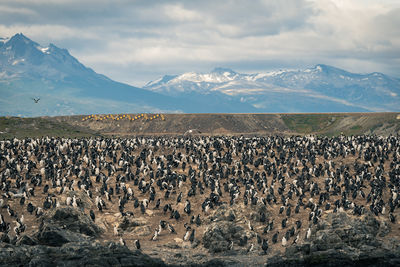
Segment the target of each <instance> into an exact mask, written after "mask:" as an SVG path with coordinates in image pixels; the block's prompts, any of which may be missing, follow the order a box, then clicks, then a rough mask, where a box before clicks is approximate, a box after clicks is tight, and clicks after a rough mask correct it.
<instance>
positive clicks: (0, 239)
mask: <svg viewBox="0 0 400 267" xmlns="http://www.w3.org/2000/svg"><path fill="white" fill-rule="evenodd" d="M0 242H4V243H10V237H9V236H8V234H6V233H3V234H2V235H1V237H0Z"/></svg>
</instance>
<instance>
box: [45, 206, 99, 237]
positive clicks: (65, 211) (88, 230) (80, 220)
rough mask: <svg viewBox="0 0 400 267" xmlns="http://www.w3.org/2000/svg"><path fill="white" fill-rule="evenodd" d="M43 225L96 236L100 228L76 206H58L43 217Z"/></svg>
mask: <svg viewBox="0 0 400 267" xmlns="http://www.w3.org/2000/svg"><path fill="white" fill-rule="evenodd" d="M42 223H43V224H44V225H47V224H51V225H55V226H58V227H61V228H64V229H67V230H69V231H72V232H76V233H81V234H85V235H87V236H93V237H95V236H98V235H99V234H100V233H101V232H102V230H101V228H100V227H98V226H97V225H96V224H95V223H94V222H93V221H92V220H91V219H90V217H89V216H88V215H87V214H85V213H83V212H82V211H81V210H80V209H78V208H73V207H60V208H57V209H55V210H52V211H50V212H49V213H47V214H46V216H44V217H43V219H42Z"/></svg>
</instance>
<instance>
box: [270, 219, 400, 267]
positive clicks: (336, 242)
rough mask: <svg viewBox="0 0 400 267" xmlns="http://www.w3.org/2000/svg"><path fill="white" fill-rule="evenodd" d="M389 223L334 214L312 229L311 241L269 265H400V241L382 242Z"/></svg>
mask: <svg viewBox="0 0 400 267" xmlns="http://www.w3.org/2000/svg"><path fill="white" fill-rule="evenodd" d="M389 227H390V226H389V225H388V224H387V223H386V222H382V221H379V220H377V219H376V218H375V217H374V216H373V215H371V214H367V215H364V216H363V217H362V218H352V217H351V216H349V215H347V214H346V213H344V212H343V213H331V214H328V215H327V216H326V217H325V219H324V220H322V221H321V222H319V223H318V224H317V225H316V226H315V227H313V229H312V235H311V237H310V240H308V241H306V242H303V243H301V244H298V245H294V246H291V247H288V248H287V249H286V251H285V253H284V255H276V256H274V257H272V258H271V259H269V260H268V263H267V265H268V266H304V265H315V266H355V265H362V266H399V265H400V244H399V243H398V240H383V239H381V238H382V237H384V236H385V235H386V234H387V233H388V232H389V230H390V229H389Z"/></svg>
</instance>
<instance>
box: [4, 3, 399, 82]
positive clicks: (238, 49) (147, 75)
mask: <svg viewBox="0 0 400 267" xmlns="http://www.w3.org/2000/svg"><path fill="white" fill-rule="evenodd" d="M20 32H22V33H23V34H24V35H26V36H27V37H29V38H30V39H32V40H33V41H35V42H38V43H39V44H41V45H44V46H45V45H47V44H49V43H53V44H55V45H56V46H58V47H60V48H66V49H68V50H69V52H70V53H71V54H72V55H73V56H74V57H76V58H77V59H78V60H79V61H80V62H82V63H83V64H84V65H86V66H88V67H90V68H92V69H94V70H95V71H96V72H98V73H101V74H104V75H106V76H108V77H109V78H111V79H114V80H117V81H120V82H125V83H128V84H131V85H134V86H143V85H144V84H146V83H147V82H149V81H151V80H156V79H157V78H159V77H161V76H163V75H165V74H181V73H184V72H189V71H195V72H208V71H210V70H212V69H214V68H215V67H226V68H231V69H233V70H235V71H237V72H242V73H256V72H265V71H270V70H279V69H293V68H299V69H302V68H307V67H312V66H314V65H316V64H328V65H332V66H335V67H339V68H343V69H346V70H348V71H351V72H357V73H369V72H375V71H376V72H383V73H385V74H388V75H391V76H395V77H400V1H399V0H252V1H247V0H241V1H240V0H226V1H216V0H199V1H191V0H187V1H175V0H168V1H166V0H154V1H150V0H136V1H135V0H114V1H106V0H1V1H0V37H11V36H12V35H14V34H16V33H20Z"/></svg>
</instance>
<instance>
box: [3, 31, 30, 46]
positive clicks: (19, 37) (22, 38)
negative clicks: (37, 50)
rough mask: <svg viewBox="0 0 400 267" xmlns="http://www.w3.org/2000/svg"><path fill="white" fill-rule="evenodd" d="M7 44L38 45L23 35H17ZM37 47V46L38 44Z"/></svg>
mask: <svg viewBox="0 0 400 267" xmlns="http://www.w3.org/2000/svg"><path fill="white" fill-rule="evenodd" d="M7 43H10V44H13V43H25V44H36V43H35V42H34V41H32V40H31V39H29V38H28V37H26V36H25V35H23V34H22V33H17V34H15V35H14V36H13V37H11V38H10V39H9V40H8V41H7ZM36 45H37V44H36Z"/></svg>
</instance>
